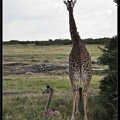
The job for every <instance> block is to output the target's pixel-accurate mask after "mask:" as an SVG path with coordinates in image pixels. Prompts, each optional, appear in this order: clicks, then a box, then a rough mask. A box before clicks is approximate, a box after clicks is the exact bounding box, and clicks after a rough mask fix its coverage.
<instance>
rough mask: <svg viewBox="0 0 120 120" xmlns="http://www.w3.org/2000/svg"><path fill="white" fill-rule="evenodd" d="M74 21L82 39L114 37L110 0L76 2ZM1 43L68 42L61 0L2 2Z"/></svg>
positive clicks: (113, 10)
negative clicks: (59, 40) (56, 40)
mask: <svg viewBox="0 0 120 120" xmlns="http://www.w3.org/2000/svg"><path fill="white" fill-rule="evenodd" d="M73 14H74V18H75V22H76V26H77V30H78V32H79V34H80V36H81V38H82V39H87V38H93V39H95V38H103V37H110V38H111V37H113V36H114V35H117V5H116V3H114V2H113V0H77V2H76V4H75V6H74V13H73ZM2 28H3V41H10V40H19V41H39V40H49V39H52V40H54V39H71V38H70V33H69V14H68V11H67V9H66V5H65V4H64V3H63V0H3V25H2Z"/></svg>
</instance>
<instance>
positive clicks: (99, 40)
mask: <svg viewBox="0 0 120 120" xmlns="http://www.w3.org/2000/svg"><path fill="white" fill-rule="evenodd" d="M110 39H111V38H106V37H104V38H97V39H92V38H88V39H82V41H83V42H84V43H85V44H102V45H105V44H106V43H108V42H109V41H110ZM72 42H73V41H72V40H70V39H55V40H52V39H49V40H46V41H19V40H10V41H9V42H8V41H7V42H6V41H3V45H9V44H10V45H11V44H35V45H39V46H46V45H71V44H72Z"/></svg>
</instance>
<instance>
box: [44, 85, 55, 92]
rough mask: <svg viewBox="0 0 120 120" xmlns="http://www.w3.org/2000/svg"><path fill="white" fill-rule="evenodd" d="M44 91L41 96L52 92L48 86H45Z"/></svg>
mask: <svg viewBox="0 0 120 120" xmlns="http://www.w3.org/2000/svg"><path fill="white" fill-rule="evenodd" d="M46 88H47V89H46V90H45V91H43V92H42V94H50V93H52V92H53V89H52V88H51V87H50V86H49V85H48V86H46Z"/></svg>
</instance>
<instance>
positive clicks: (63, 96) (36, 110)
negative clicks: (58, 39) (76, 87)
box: [2, 45, 106, 120]
mask: <svg viewBox="0 0 120 120" xmlns="http://www.w3.org/2000/svg"><path fill="white" fill-rule="evenodd" d="M86 47H87V49H88V50H89V52H90V54H91V57H92V61H96V60H97V58H98V57H99V56H100V55H101V51H100V50H99V49H98V47H97V45H86ZM100 47H104V46H103V45H100ZM71 48H72V47H71V46H69V45H64V46H35V45H3V64H8V65H9V66H10V65H12V64H17V65H16V68H20V67H21V66H24V65H26V64H28V65H32V64H40V63H59V64H61V63H68V59H69V58H68V57H69V53H70V50H71ZM93 68H106V66H102V65H98V64H94V65H93ZM3 71H7V69H6V68H4V66H3ZM103 77H104V74H103V75H102V74H93V76H92V80H91V82H90V86H89V91H88V93H89V94H88V98H89V103H90V108H89V109H93V107H94V106H93V104H95V101H94V96H96V95H97V94H98V91H99V81H100V80H101V79H102V78H103ZM2 84H3V87H2V88H3V97H2V99H3V102H2V104H3V109H2V113H3V120H45V118H44V107H45V104H46V101H47V95H43V94H42V91H43V90H45V89H46V85H50V86H51V87H52V88H53V89H54V94H53V97H52V101H51V108H52V109H53V110H59V111H60V112H61V114H62V120H70V118H71V112H72V94H73V93H72V88H71V83H70V80H69V77H68V75H67V74H64V71H60V70H57V71H50V72H47V73H31V74H13V75H8V76H3V82H2ZM94 111H95V110H94ZM92 116H94V115H93V113H92V112H90V113H89V114H88V117H89V118H92ZM90 120H95V119H90Z"/></svg>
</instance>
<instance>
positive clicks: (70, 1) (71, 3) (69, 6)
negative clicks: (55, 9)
mask: <svg viewBox="0 0 120 120" xmlns="http://www.w3.org/2000/svg"><path fill="white" fill-rule="evenodd" d="M76 1H77V0H67V1H65V0H64V1H63V2H64V4H66V7H67V10H68V11H69V10H70V9H71V10H72V11H73V8H74V5H75V3H76Z"/></svg>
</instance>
